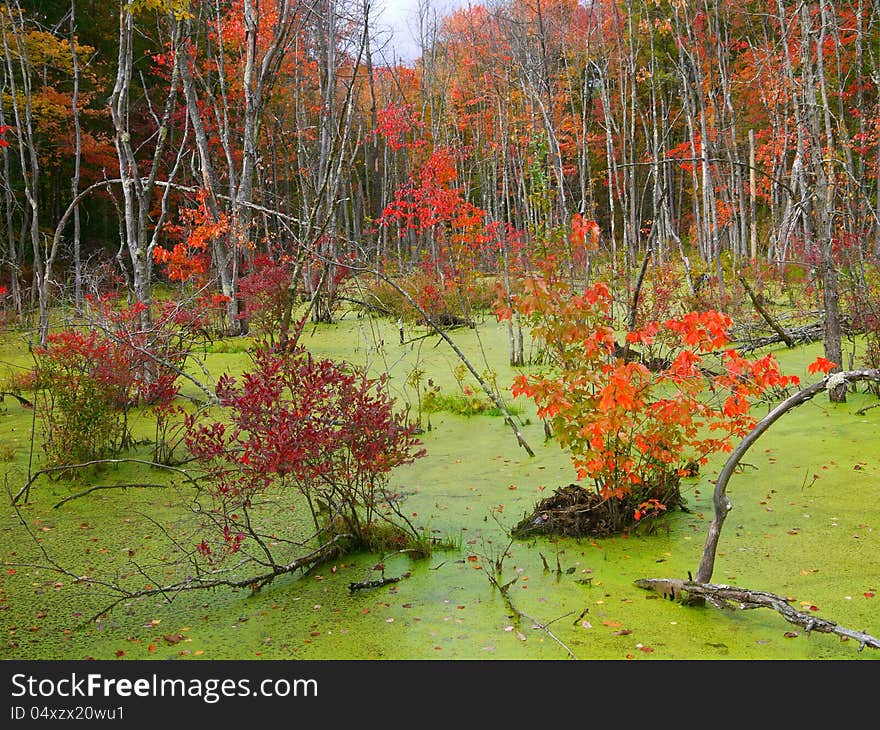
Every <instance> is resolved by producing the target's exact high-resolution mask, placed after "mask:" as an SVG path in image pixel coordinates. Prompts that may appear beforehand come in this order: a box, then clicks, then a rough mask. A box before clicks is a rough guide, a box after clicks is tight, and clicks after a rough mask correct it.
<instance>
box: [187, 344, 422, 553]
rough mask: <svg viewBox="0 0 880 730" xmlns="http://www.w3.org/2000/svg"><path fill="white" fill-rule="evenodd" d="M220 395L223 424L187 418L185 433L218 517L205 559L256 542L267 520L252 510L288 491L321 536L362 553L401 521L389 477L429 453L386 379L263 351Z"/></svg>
mask: <svg viewBox="0 0 880 730" xmlns="http://www.w3.org/2000/svg"><path fill="white" fill-rule="evenodd" d="M217 395H218V397H219V399H220V404H221V406H222V407H223V409H224V411H225V415H226V418H225V419H224V420H223V421H210V422H203V421H202V420H200V419H198V418H197V417H195V416H189V417H188V418H187V423H186V428H187V433H186V445H187V447H188V448H189V451H190V452H191V454H192V456H193V457H194V458H195V459H196V460H197V461H198V462H199V464H200V465H201V466H202V468H203V469H204V470H205V472H206V476H207V480H206V482H207V483H208V484H209V487H208V493H209V496H210V499H211V500H212V511H211V513H212V514H214V515H217V516H218V517H217V519H216V520H215V523H214V524H215V525H216V526H217V528H218V530H217V531H215V533H216V532H218V531H219V534H214V535H213V537H212V539H211V540H210V541H209V540H207V539H206V540H205V541H204V544H203V545H201V546H200V552H201V553H202V555H204V556H205V557H210V558H211V559H212V560H215V561H216V560H217V559H218V558H219V557H221V556H223V555H224V554H228V553H230V552H236V551H238V549H239V548H240V546H241V544H242V542H243V541H244V540H245V539H246V538H248V537H251V538H255V539H258V535H259V534H261V533H260V531H261V530H262V529H263V527H265V526H264V525H261V524H259V523H260V517H261V516H262V517H265V512H260V513H259V514H257V512H256V510H255V509H254V505H255V503H256V502H257V501H264V502H265V501H266V500H267V499H269V498H270V495H275V496H276V497H280V496H283V493H284V492H285V491H289V490H291V489H292V490H296V492H298V493H299V494H301V495H302V496H303V497H304V498H305V501H306V504H307V505H308V508H309V510H310V511H311V517H312V520H313V522H314V525H315V528H316V530H317V531H318V532H319V533H322V532H323V531H324V530H328V529H329V530H330V531H331V532H332V533H333V534H341V533H347V534H349V535H351V536H352V538H353V539H354V541H355V542H357V543H359V544H360V545H371V544H372V540H371V536H372V535H373V533H374V531H375V528H376V526H377V524H378V523H379V522H381V521H386V522H387V523H389V524H396V523H395V522H394V519H395V515H396V516H397V517H398V518H402V515H400V513H399V511H398V510H396V507H395V506H394V504H393V500H392V499H390V495H388V494H387V492H386V486H387V481H388V477H389V475H390V473H391V471H392V470H393V469H394V468H395V467H398V466H400V465H402V464H407V463H410V462H412V461H413V460H414V459H416V458H418V457H421V456H422V455H423V454H424V451H422V450H421V449H419V448H418V446H419V442H418V441H417V439H416V437H415V434H414V429H413V428H412V427H411V426H409V425H407V424H406V422H405V420H404V417H403V416H402V414H399V413H396V412H395V411H394V409H393V401H392V399H391V398H390V397H389V395H388V394H387V391H386V389H385V380H384V378H380V379H378V380H371V379H369V378H368V377H367V376H366V375H364V374H363V373H360V372H356V371H353V370H351V369H350V368H348V367H347V366H345V365H343V364H339V363H336V362H333V361H331V360H326V359H325V360H320V359H315V358H313V357H312V356H311V355H310V354H309V353H308V352H307V351H306V350H305V349H304V348H302V347H300V346H298V347H296V348H293V349H291V350H289V351H287V352H283V353H282V352H277V351H274V350H271V349H268V348H266V349H261V350H258V351H257V352H256V354H255V356H254V368H253V369H252V370H251V371H250V372H246V373H244V374H243V375H242V376H241V378H240V380H236V379H234V378H232V377H229V376H228V375H224V376H222V377H221V378H220V380H219V382H218V385H217ZM403 519H404V521H405V518H403ZM258 525H259V526H258ZM406 525H407V527H409V528H410V532H411V533H414V530H413V529H412V526H411V525H409V523H408V522H407V523H406ZM398 526H399V525H398ZM279 529H283V526H282V527H281V528H279ZM413 536H415V535H413Z"/></svg>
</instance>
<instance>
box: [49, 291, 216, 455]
mask: <svg viewBox="0 0 880 730" xmlns="http://www.w3.org/2000/svg"><path fill="white" fill-rule="evenodd" d="M114 303H115V300H114V299H113V298H94V297H89V298H88V300H87V304H88V307H89V312H88V313H89V316H90V318H91V319H92V325H91V326H90V327H88V328H77V329H66V330H60V331H58V332H56V333H53V334H51V335H49V337H48V339H47V342H46V346H45V347H38V348H35V350H34V355H35V368H34V386H35V388H36V389H37V391H38V393H39V399H38V414H39V418H40V420H41V423H42V426H43V435H44V443H43V448H44V450H45V452H46V464H47V466H61V465H65V464H74V463H80V462H85V461H90V460H93V459H100V458H104V457H106V456H109V455H111V454H113V453H116V452H118V451H120V450H121V449H123V448H125V447H126V446H128V445H129V443H130V440H131V438H130V434H129V430H128V413H129V411H130V410H131V408H133V407H134V406H137V405H145V406H150V407H152V408H153V414H154V415H155V416H156V419H157V428H156V449H155V452H154V456H155V457H156V459H157V460H158V461H163V462H166V461H169V460H170V459H171V456H172V454H171V452H172V451H173V447H171V446H170V440H169V437H170V434H171V430H173V429H172V428H171V417H172V416H173V415H174V414H175V413H176V410H177V409H176V406H175V405H174V400H175V398H176V397H177V393H178V390H179V385H178V378H179V374H180V372H182V371H183V370H184V368H185V366H186V362H187V360H188V358H189V357H190V355H191V353H192V349H193V347H194V346H195V344H196V342H197V340H198V339H199V338H201V337H202V334H201V333H202V330H203V325H204V322H203V320H202V319H201V318H200V316H198V315H194V314H193V313H191V312H189V311H187V310H186V309H185V308H183V307H182V306H181V305H180V304H178V303H174V302H168V303H165V304H164V305H162V306H161V307H157V309H156V311H155V312H154V313H153V316H152V317H150V318H149V319H148V320H147V322H148V324H147V323H145V318H144V317H143V315H144V312H145V307H144V306H143V305H139V304H136V305H133V306H129V307H123V308H117V307H115V306H114Z"/></svg>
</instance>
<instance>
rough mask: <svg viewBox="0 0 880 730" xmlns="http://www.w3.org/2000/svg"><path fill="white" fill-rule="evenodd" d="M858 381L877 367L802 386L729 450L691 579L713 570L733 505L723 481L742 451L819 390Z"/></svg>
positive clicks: (872, 376) (705, 577) (707, 576)
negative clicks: (707, 529) (698, 563)
mask: <svg viewBox="0 0 880 730" xmlns="http://www.w3.org/2000/svg"><path fill="white" fill-rule="evenodd" d="M861 380H873V381H878V382H880V370H875V369H871V370H847V371H844V372H839V373H831V374H829V375H826V376H825V377H824V378H823V379H822V380H820V381H819V382H818V383H814V384H813V385H810V386H808V387H806V388H804V389H803V390H801V391H799V392H797V393H795V394H794V395H791V396H789V397H788V398H786V399H785V400H783V401H782V402H781V403H779V404H778V405H777V406H776V407H775V408H774V409H773V410H772V411H770V413H768V414H767V415H766V416H764V418H762V419H761V420H760V421H758V423H757V424H755V427H754V428H753V429H752V430H751V431H750V432H749V434H748V435H747V436H746V437H745V438H744V439H743V440H742V441H741V442H740V444H739V446H737V447H736V448H735V449H734V450H733V451H732V452H731V454H730V456H729V457H728V459H727V462H726V463H725V464H724V467H723V468H722V469H721V473H720V474H719V475H718V479H717V481H716V482H715V495H714V497H713V501H714V504H715V515H714V517H713V518H712V523H711V524H710V525H709V531H708V533H707V535H706V545H705V547H704V548H703V556H702V559H701V560H700V567H699V568H698V569H697V574H696V577H695V579H694V580H695V582H697V583H708V582H709V581H710V580H711V579H712V571H713V570H714V569H715V553H716V551H717V549H718V540H719V539H720V537H721V527H722V526H723V525H724V520H725V519H726V518H727V514H728V513H729V512H730V510H731V509H733V505H732V504H731V502H730V499H729V498H728V496H727V483H728V482H729V481H730V477H732V476H733V473H734V471H735V470H736V467H737V465H738V464H739V462H740V459H742V457H743V456H745V453H746V452H747V451H748V450H749V449H750V448H751V447H752V446H753V445H754V444H755V442H756V441H757V440H758V439H759V438H761V436H762V435H763V434H764V433H765V432H766V431H767V429H769V428H770V426H772V425H773V424H774V423H776V421H778V420H779V419H780V418H782V416H784V415H785V414H786V413H788V412H789V411H791V410H793V409H795V408H797V407H798V406H800V405H803V404H804V403H806V402H807V401H809V400H812V399H813V398H814V397H815V396H816V395H818V394H819V393H821V392H822V391H823V390H826V389H829V390H830V389H833V388H836V387H839V386H840V385H845V384H847V383H855V382H858V381H861Z"/></svg>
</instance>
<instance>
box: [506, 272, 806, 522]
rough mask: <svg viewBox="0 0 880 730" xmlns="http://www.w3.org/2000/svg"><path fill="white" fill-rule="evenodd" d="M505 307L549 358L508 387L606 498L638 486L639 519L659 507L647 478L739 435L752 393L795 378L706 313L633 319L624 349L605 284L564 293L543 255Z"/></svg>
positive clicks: (693, 461) (673, 474)
mask: <svg viewBox="0 0 880 730" xmlns="http://www.w3.org/2000/svg"><path fill="white" fill-rule="evenodd" d="M514 309H515V310H516V311H517V312H518V313H519V314H520V316H521V317H523V318H524V320H525V321H527V322H528V323H529V325H530V327H531V331H532V335H533V336H534V337H535V338H536V339H537V340H538V341H540V342H542V343H543V345H544V347H545V354H546V360H545V361H546V362H547V363H548V366H547V367H545V368H544V370H543V371H542V372H538V373H532V374H529V375H521V376H519V377H517V378H516V379H515V382H514V385H513V389H512V390H513V393H514V395H524V396H526V397H529V398H531V399H532V400H534V402H535V404H536V405H537V407H538V415H539V417H541V418H542V419H544V420H546V421H548V422H549V423H550V426H551V427H552V431H553V433H554V435H555V436H556V438H557V440H558V442H559V444H560V446H562V447H563V448H565V449H567V450H568V451H569V453H570V455H571V460H572V463H573V465H574V467H575V469H576V471H577V475H578V478H579V479H582V480H589V481H591V482H593V484H594V485H595V487H596V489H597V491H598V492H599V493H600V494H601V495H602V496H603V497H605V498H617V499H621V498H623V497H624V496H626V495H628V494H630V493H633V494H634V495H635V496H636V497H637V498H638V497H641V496H642V495H644V500H643V501H642V504H641V508H640V510H639V511H640V514H639V517H642V516H643V515H644V514H645V513H648V514H652V513H659V512H660V511H662V505H660V503H659V502H656V500H654V501H650V500H651V499H653V495H654V494H655V493H656V489H657V488H658V487H661V488H662V487H664V486H665V485H672V484H674V483H677V480H678V479H679V478H681V477H683V476H688V475H690V473H691V471H692V469H693V465H698V464H704V463H706V461H707V458H708V456H709V455H710V454H711V453H714V452H718V451H730V450H731V448H732V440H733V439H734V438H737V437H738V438H741V437H742V436H744V435H745V434H746V433H748V431H749V430H750V429H751V427H752V426H753V425H754V423H755V421H754V418H753V417H752V416H751V414H750V409H751V405H752V403H753V402H754V400H755V399H756V398H757V397H759V396H760V395H761V394H762V393H764V392H766V391H767V390H768V389H773V388H785V387H787V386H790V385H796V384H797V382H798V379H797V378H796V377H795V376H787V375H783V374H782V373H780V372H779V369H778V366H777V363H776V361H775V359H774V358H773V357H772V355H768V356H766V357H763V358H760V359H757V360H750V359H747V358H744V357H743V356H741V355H740V354H738V353H737V352H736V351H735V350H733V349H732V348H729V341H728V336H727V330H728V328H729V327H730V325H731V320H730V318H729V317H728V316H727V315H725V314H723V313H720V312H715V311H705V312H690V313H688V314H685V315H683V316H681V317H677V318H671V319H667V320H665V321H652V322H648V323H646V324H644V325H643V326H642V327H640V328H639V329H637V330H635V331H633V332H630V333H629V334H628V335H627V336H626V343H627V344H626V352H627V354H628V356H627V357H626V358H624V357H622V356H621V355H622V354H623V352H624V350H623V348H621V347H620V346H619V345H617V344H616V341H615V332H614V329H613V318H612V316H611V314H612V297H611V293H610V290H609V289H608V287H607V286H606V285H605V284H603V283H601V282H599V283H596V284H594V285H593V286H591V287H589V288H588V289H587V290H586V291H585V292H584V293H583V294H580V295H574V296H572V295H571V294H570V292H569V289H568V286H567V284H566V283H564V282H563V281H562V279H561V278H560V277H557V276H556V274H555V270H554V265H553V263H552V262H545V263H544V264H543V265H542V267H541V272H540V274H539V275H538V276H534V277H532V278H530V279H528V280H527V281H526V282H525V285H524V291H523V293H522V294H521V295H520V296H519V297H518V298H517V300H516V301H515V302H514ZM499 316H502V317H504V316H507V312H500V314H499ZM648 364H650V365H651V367H650V368H649V367H648Z"/></svg>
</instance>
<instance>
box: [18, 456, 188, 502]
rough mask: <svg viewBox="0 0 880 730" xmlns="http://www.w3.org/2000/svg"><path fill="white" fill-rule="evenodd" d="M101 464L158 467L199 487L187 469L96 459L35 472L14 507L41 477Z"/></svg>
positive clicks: (24, 486) (140, 462)
mask: <svg viewBox="0 0 880 730" xmlns="http://www.w3.org/2000/svg"><path fill="white" fill-rule="evenodd" d="M101 464H141V465H143V466H150V467H156V468H158V469H165V470H167V471H171V472H174V473H176V474H180V475H181V476H182V477H183V478H184V479H186V481H188V482H190V483H192V484H193V485H195V486H198V484H197V483H196V480H195V478H194V477H193V476H192V475H191V474H190V473H189V472H188V471H186V470H185V469H181V468H179V467H176V466H171V465H169V464H162V463H160V462H158V461H147V460H146V459H130V458H126V459H94V460H92V461H84V462H81V463H78V464H61V465H59V466H47V467H45V468H43V469H40V470H38V471H35V472H34V473H33V474H31V476H30V477H29V478H28V480H27V481H26V482H25V483H24V485H23V486H22V488H21V489H19V490H18V493H17V494H16V495H15V496H14V497H13V498H12V504H13V505H16V504H18V500H20V499H21V498H22V496H23V495H28V496H29V495H30V492H31V486H32V485H33V483H34V482H35V481H37V479H39V478H40V477H41V476H45V475H48V474H55V473H58V472H65V471H70V470H72V469H87V468H89V467H91V466H98V465H101ZM108 488H109V487H108ZM85 493H86V492H84V493H83V494H85ZM73 496H74V497H75V496H82V494H80V495H73ZM72 498H73V497H71V499H72ZM64 501H66V500H62V502H59V503H58V504H56V505H55V506H56V507H59V506H60V505H61V504H62V503H63V502H64Z"/></svg>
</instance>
